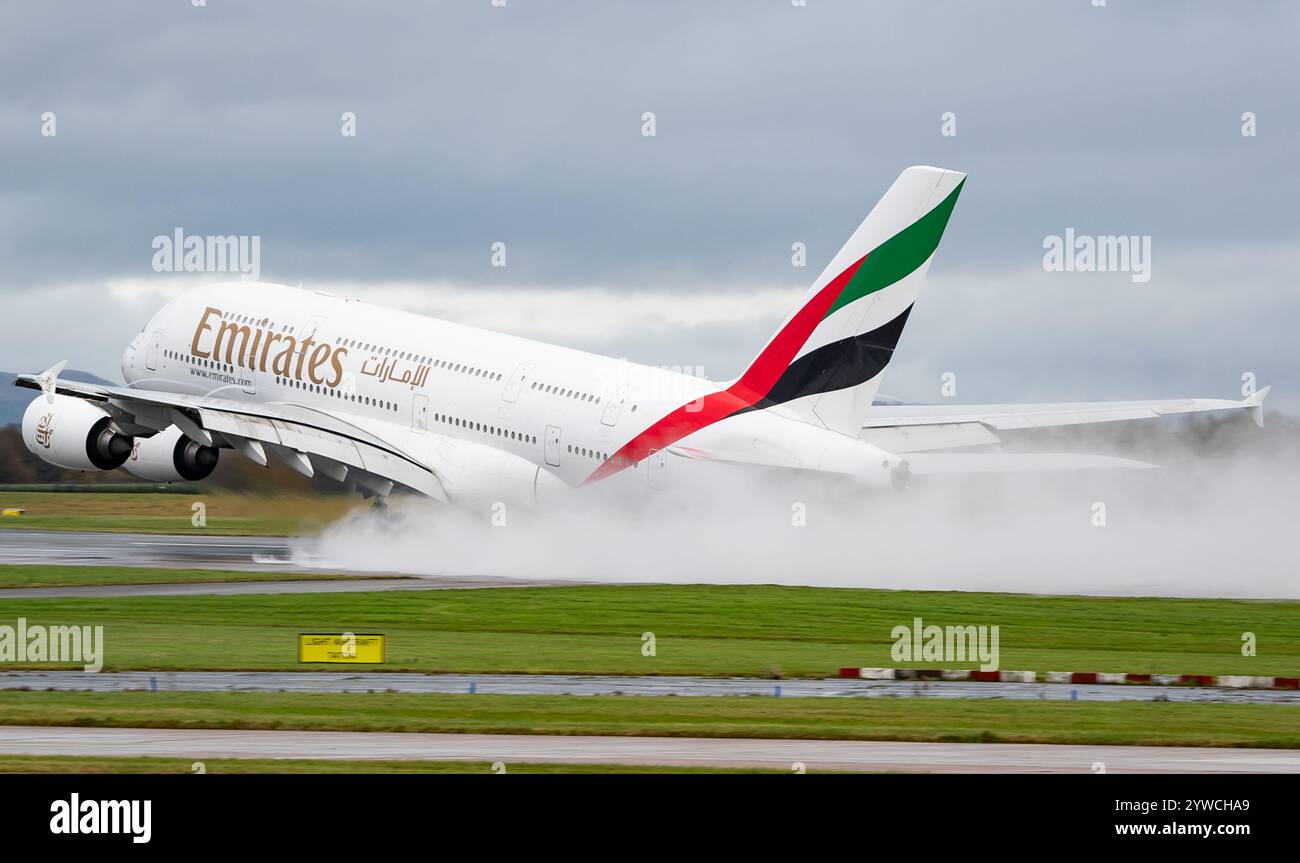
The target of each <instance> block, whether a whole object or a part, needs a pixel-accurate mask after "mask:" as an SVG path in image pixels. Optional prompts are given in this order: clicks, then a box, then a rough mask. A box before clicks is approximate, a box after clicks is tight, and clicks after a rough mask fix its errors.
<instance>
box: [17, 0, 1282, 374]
mask: <svg viewBox="0 0 1300 863" xmlns="http://www.w3.org/2000/svg"><path fill="white" fill-rule="evenodd" d="M1298 25H1300V9H1298V8H1297V7H1295V6H1294V5H1293V4H1286V3H1280V2H1278V3H1270V2H1261V3H1253V4H1228V3H1208V2H1207V3H1179V2H1172V0H1170V2H1149V3H1142V4H1136V3H1126V2H1121V0H1111V2H1110V3H1109V4H1108V5H1107V6H1106V7H1102V8H1095V7H1093V6H1091V5H1090V4H1089V3H1088V2H1084V0H1069V2H1058V3H1041V2H1032V0H1024V2H985V3H978V4H972V3H960V2H934V3H926V4H917V3H907V2H883V3H871V4H864V3H857V2H848V0H844V2H836V0H809V5H808V6H807V7H806V8H796V7H792V6H790V5H789V4H788V3H785V2H776V0H774V2H770V3H765V4H757V3H753V2H742V0H732V2H721V0H720V2H679V3H655V4H638V3H616V2H586V3H583V2H559V0H556V2H540V0H509V3H508V5H507V6H506V7H505V8H494V7H492V6H491V5H490V3H489V2H488V0H474V2H461V3H408V4H401V3H391V4H382V5H379V6H373V5H372V6H363V5H359V4H350V3H341V2H313V3H284V4H259V3H255V2H251V0H249V2H243V0H240V1H239V2H236V0H210V5H209V6H208V7H205V8H193V7H192V6H190V5H189V4H188V3H183V2H175V3H168V4H129V5H123V6H112V7H109V6H105V5H103V4H89V5H85V6H81V7H78V8H77V9H76V10H75V11H73V10H70V9H66V8H61V7H57V6H51V5H50V4H43V3H34V2H33V3H10V4H7V5H6V6H5V9H4V12H3V26H0V147H2V148H3V152H4V153H5V154H6V158H5V164H6V168H7V170H5V171H4V172H3V174H2V175H0V260H2V261H3V262H4V267H3V275H0V290H3V291H5V292H7V293H8V294H9V296H10V297H11V298H13V299H10V300H8V301H7V302H9V303H10V309H11V313H10V314H8V315H7V316H6V322H5V324H3V326H4V328H5V330H4V332H3V335H4V339H3V341H4V342H5V347H4V355H3V365H5V366H8V367H13V368H16V369H22V368H33V367H35V366H38V365H41V364H42V363H43V362H45V360H46V359H49V356H48V354H49V353H54V354H57V355H58V356H57V357H56V358H62V356H64V355H69V356H72V357H73V358H74V364H75V365H85V366H88V367H91V368H92V369H94V370H96V371H100V372H101V373H102V372H105V371H108V372H111V371H112V369H111V363H112V361H113V360H115V358H116V355H117V353H118V352H119V350H120V345H121V343H122V342H124V341H125V339H126V338H129V336H130V334H131V333H132V332H134V330H135V329H138V325H139V320H140V319H133V318H132V317H131V316H132V315H134V314H136V313H137V311H138V310H137V309H135V308H134V306H131V305H130V304H126V305H124V304H123V303H124V301H123V300H122V299H121V297H120V296H117V295H113V294H110V293H108V292H107V291H106V290H103V291H101V292H99V293H98V294H97V293H96V290H95V286H96V285H106V284H107V283H108V281H109V280H110V279H115V278H127V279H132V280H140V279H145V280H147V279H152V278H159V277H157V276H155V274H153V273H152V271H151V270H150V255H151V250H150V242H151V240H152V238H153V237H154V236H155V235H158V234H165V233H170V231H171V230H172V229H173V228H175V227H177V226H182V227H184V228H185V229H186V230H188V231H191V232H194V233H201V234H207V233H221V234H226V233H248V234H258V235H260V236H261V237H262V238H263V241H262V243H263V245H262V252H263V274H264V277H266V278H270V279H277V280H281V281H285V282H289V283H296V282H297V281H299V280H307V281H321V280H348V281H353V282H384V281H389V280H404V281H409V282H415V283H434V282H452V283H455V284H460V285H462V286H464V288H465V289H466V290H474V289H476V288H478V289H484V290H487V289H497V288H510V287H526V288H532V289H536V290H541V291H545V290H553V289H556V288H560V287H567V286H572V285H577V286H585V287H589V288H591V289H592V290H605V291H613V292H618V291H620V290H626V291H632V290H636V291H655V290H662V291H664V292H665V293H676V294H683V293H696V292H700V291H706V292H724V293H725V292H730V293H731V294H733V295H734V296H735V299H736V303H737V304H738V305H743V304H744V303H745V302H746V298H747V296H748V295H749V293H750V292H751V291H752V290H754V289H755V288H756V287H760V288H763V289H765V290H766V289H781V288H788V289H790V290H792V291H797V289H798V288H799V287H802V286H804V285H805V284H806V283H807V281H808V280H809V279H811V277H812V275H814V274H815V272H816V271H817V270H818V269H819V268H820V266H821V265H822V263H823V262H824V261H826V260H828V259H829V257H830V256H831V255H832V254H833V253H834V251H835V250H836V249H837V248H838V247H839V245H840V243H841V242H842V241H843V239H844V238H845V237H846V236H847V235H848V234H849V233H850V231H851V230H852V228H853V227H854V226H855V225H856V224H857V223H858V222H859V221H860V220H861V218H862V216H863V215H864V214H865V213H866V211H867V210H868V209H869V208H870V206H871V204H872V203H874V201H875V200H876V198H877V197H878V196H879V195H880V193H881V192H882V191H883V190H884V188H885V187H886V186H887V185H888V183H889V182H890V181H891V180H892V179H893V177H894V176H896V174H897V173H898V171H899V170H901V169H902V168H903V167H904V166H906V165H909V164H915V163H932V164H940V165H944V166H947V167H955V168H960V169H962V170H967V171H969V172H970V173H971V179H970V181H969V183H968V185H967V189H966V191H965V193H964V194H963V197H962V201H961V203H960V204H959V206H958V208H957V211H956V215H955V217H954V219H953V222H952V224H951V226H950V229H949V232H948V236H947V237H946V238H945V241H944V244H943V246H942V248H941V250H940V254H939V258H938V261H937V263H936V265H935V268H934V277H935V283H934V285H932V286H931V287H932V289H933V290H932V292H931V293H930V294H928V295H927V297H926V298H925V301H924V305H923V306H922V307H920V308H918V314H917V315H916V317H915V319H914V321H913V326H912V328H910V329H909V333H908V336H907V338H906V339H905V341H904V347H903V350H902V351H901V352H900V356H899V365H898V369H897V371H896V372H895V373H892V374H891V380H890V383H889V385H887V386H886V389H887V390H890V391H901V394H905V395H906V394H908V393H907V391H908V390H916V391H921V392H928V391H929V390H930V389H931V388H932V383H931V382H932V379H933V377H934V375H935V373H936V372H937V371H939V370H945V369H948V368H949V367H952V368H955V369H956V370H957V371H958V372H959V373H961V374H962V375H963V378H962V379H963V381H964V382H968V383H969V385H968V386H967V387H965V389H964V392H963V395H964V396H965V395H969V396H970V397H972V398H974V397H976V396H977V395H978V396H980V397H989V398H1004V399H1010V398H1016V397H1020V396H1022V395H1024V396H1036V397H1046V396H1048V395H1059V396H1061V397H1081V396H1107V395H1111V396H1118V395H1126V394H1134V395H1142V394H1152V395H1165V394H1179V393H1178V392H1176V391H1175V392H1171V391H1170V390H1171V388H1176V387H1181V388H1186V387H1191V388H1192V390H1193V391H1195V394H1201V391H1202V390H1204V389H1205V388H1206V386H1211V387H1212V388H1213V389H1214V390H1215V392H1213V393H1205V394H1211V395H1213V394H1221V392H1222V390H1223V389H1225V388H1229V387H1230V386H1231V383H1232V381H1233V380H1235V379H1236V378H1237V376H1238V375H1239V374H1240V372H1241V371H1242V370H1244V369H1254V370H1258V372H1259V374H1260V377H1261V381H1264V380H1265V379H1266V377H1271V379H1273V380H1276V381H1278V382H1282V383H1285V382H1286V381H1291V382H1293V383H1300V380H1297V377H1300V373H1298V372H1297V370H1296V368H1295V362H1294V350H1293V349H1292V348H1291V347H1290V342H1291V339H1290V335H1291V334H1292V333H1294V332H1295V331H1296V329H1297V326H1300V308H1298V307H1297V304H1296V302H1295V300H1293V299H1292V298H1293V297H1294V296H1295V295H1296V287H1297V285H1296V279H1295V269H1294V264H1293V262H1292V258H1293V256H1292V255H1289V254H1287V252H1289V251H1290V250H1293V249H1294V248H1295V245H1296V240H1297V238H1300V221H1298V220H1297V218H1296V216H1295V215H1294V213H1295V201H1296V200H1297V198H1298V197H1300V196H1298V195H1297V193H1300V178H1298V177H1297V174H1296V172H1295V170H1294V166H1293V159H1294V151H1295V142H1296V141H1297V140H1298V139H1300V135H1298V133H1300V121H1298V120H1297V118H1296V114H1295V110H1294V108H1295V99H1294V92H1293V89H1294V82H1295V80H1296V71H1297V69H1296V61H1295V57H1294V45H1295V44H1296V37H1297V35H1300V26H1298ZM43 111H54V112H56V114H57V116H58V132H59V134H58V136H57V138H54V139H46V138H42V137H41V136H40V135H39V133H38V130H39V122H40V114H41V113H42V112H43ZM344 111H354V112H356V114H357V116H358V123H359V134H358V136H357V137H356V138H355V139H347V138H343V137H342V136H340V134H339V122H340V120H339V117H340V114H341V113H342V112H344ZM643 111H654V112H655V113H656V115H657V118H658V135H657V137H655V138H653V139H646V138H643V137H641V135H640V133H639V132H640V117H641V113H642V112H643ZM945 111H952V112H955V113H956V115H957V124H958V134H957V136H956V137H955V138H945V137H942V136H941V135H940V134H939V125H940V115H941V114H942V113H943V112H945ZM1244 111H1253V112H1255V113H1256V114H1257V116H1258V122H1259V134H1258V136H1257V137H1254V138H1243V137H1242V136H1241V134H1240V132H1239V127H1240V122H1241V121H1240V116H1241V114H1242V113H1243V112H1244ZM1067 226H1074V227H1076V228H1077V229H1078V230H1080V231H1082V232H1088V233H1101V234H1106V233H1137V234H1150V235H1152V237H1153V242H1154V245H1155V260H1156V262H1155V272H1156V277H1155V279H1154V280H1153V282H1154V284H1152V285H1150V286H1148V289H1147V290H1145V291H1139V290H1137V289H1136V286H1130V285H1127V283H1125V285H1124V286H1116V285H1114V284H1113V283H1111V282H1106V280H1104V279H1089V278H1086V277H1074V278H1064V277H1061V276H1058V275H1056V274H1046V273H1043V272H1042V270H1041V267H1040V259H1041V254H1042V251H1041V243H1042V239H1043V237H1044V236H1045V235H1047V234H1055V233H1060V232H1061V231H1063V230H1064V228H1065V227H1067ZM497 240H501V241H505V242H506V243H507V244H508V246H509V253H510V266H509V267H508V268H506V269H505V270H494V269H493V268H491V267H490V266H489V265H488V248H489V245H490V244H491V243H492V242H494V241H497ZM796 240H799V241H804V242H806V243H807V244H808V248H809V267H808V269H807V270H797V269H794V268H792V267H791V266H790V264H789V249H790V244H791V243H792V242H794V241H796ZM1208 261H1213V262H1215V263H1214V266H1213V267H1211V268H1210V269H1208V270H1207V269H1203V268H1202V269H1198V267H1199V266H1200V264H1202V263H1205V262H1208ZM69 285H76V286H78V287H77V288H76V289H75V290H73V289H72V288H69V287H67V286H69ZM1099 285H1105V287H1099ZM1243 285H1248V287H1243ZM37 286H44V287H45V288H46V289H47V290H46V292H45V293H44V294H36V293H35V292H34V288H35V287H37ZM50 286H54V289H56V292H55V293H54V294H52V295H51V293H50V290H51V287H50ZM57 291H63V293H58V292H57ZM69 292H71V293H69ZM74 295H75V296H76V297H77V298H79V302H80V303H82V304H83V305H80V306H78V307H77V308H76V309H71V306H70V305H69V304H68V302H67V301H68V300H70V298H71V297H73V296H74ZM51 296H57V297H60V298H63V299H64V301H65V302H64V303H63V304H62V305H61V306H59V307H55V306H52V305H51V303H50V297H51ZM18 297H21V300H19V299H18ZM42 297H44V298H45V299H44V300H42ZM97 306H102V308H99V307H97ZM70 309H71V311H70ZM15 312H17V313H15ZM69 314H72V315H74V321H73V322H72V323H71V324H69V323H68V317H67V316H68V315H69ZM465 314H471V313H470V312H465ZM473 314H476V315H477V314H481V315H482V316H483V317H482V318H481V319H480V318H476V320H477V322H480V323H485V324H491V323H492V320H491V315H490V310H486V311H482V312H478V313H473ZM778 318H779V316H778ZM83 319H84V320H86V321H87V322H89V321H91V320H96V321H100V322H104V321H115V322H117V323H114V324H112V329H110V330H109V333H108V334H107V335H103V336H92V335H88V334H87V333H86V332H84V331H81V330H79V327H78V326H77V324H76V321H79V320H83ZM56 321H63V322H64V323H63V325H62V326H58V325H57V324H56V323H55V322H56ZM38 322H40V323H44V324H47V325H48V327H49V330H48V331H46V332H41V333H40V334H39V336H40V337H39V338H37V336H36V335H32V334H30V333H29V332H28V331H29V330H30V329H31V328H32V325H33V324H34V323H38ZM776 323H777V320H776V319H773V320H772V321H771V322H770V323H760V322H755V321H753V320H751V319H749V318H748V317H744V318H743V320H737V321H732V322H728V321H726V320H725V319H724V320H708V321H702V322H701V324H700V325H699V326H698V327H695V328H684V329H683V330H682V331H680V332H678V333H675V334H674V333H671V332H665V331H663V330H658V329H652V330H650V331H648V332H643V333H635V332H634V333H626V332H620V331H611V332H610V337H609V338H605V339H602V338H600V337H599V336H596V335H593V336H590V337H587V338H585V339H580V341H583V342H584V343H586V344H587V345H588V346H590V347H593V348H599V349H604V350H609V351H610V352H614V353H626V354H628V355H631V356H633V357H635V358H642V359H648V360H651V361H662V362H669V363H683V362H690V361H692V360H691V358H692V357H693V356H700V357H701V358H702V359H701V360H699V362H701V363H704V364H705V365H706V367H707V368H710V369H713V368H719V367H723V368H725V369H726V372H727V373H734V372H735V371H737V370H738V366H740V365H741V364H742V363H743V361H744V359H745V358H747V357H748V356H749V355H750V354H751V353H752V352H753V351H754V350H756V349H757V347H758V344H759V343H761V340H762V339H763V338H764V337H765V336H766V335H767V333H768V332H770V330H771V328H772V327H773V326H775V324H776ZM118 329H122V330H125V331H126V332H125V333H123V334H122V337H121V338H119V337H118V334H117V330H118ZM20 331H21V332H20ZM88 339H89V340H90V341H91V342H95V341H96V340H98V341H102V342H103V345H102V347H93V348H92V346H91V345H90V344H87V340H88ZM87 349H93V351H94V355H95V357H98V358H100V359H98V360H97V362H98V366H96V364H95V363H94V362H81V361H80V360H78V359H77V357H78V353H79V352H81V351H84V350H87ZM38 350H39V351H40V352H43V353H39V355H38ZM50 361H51V362H52V361H53V360H52V359H51V360H50ZM106 365H107V366H109V367H108V368H105V366H106ZM1187 394H1193V392H1191V391H1189V392H1187ZM1228 394H1230V393H1228Z"/></svg>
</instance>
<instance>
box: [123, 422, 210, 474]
mask: <svg viewBox="0 0 1300 863" xmlns="http://www.w3.org/2000/svg"><path fill="white" fill-rule="evenodd" d="M219 452H220V451H219V450H218V449H217V448H216V447H212V446H205V445H204V444H201V443H199V442H198V441H196V440H194V439H192V438H188V437H186V436H185V434H184V433H183V432H182V431H181V430H180V429H178V428H177V427H176V426H168V427H167V429H166V430H165V431H160V432H158V434H156V435H154V436H153V437H147V438H139V439H137V441H136V445H135V450H134V452H132V453H131V456H130V458H128V459H127V460H126V463H125V464H123V465H122V467H123V468H125V469H126V471H127V472H128V473H131V474H134V475H135V476H138V477H140V478H141V479H147V480H150V481H152V482H176V481H178V480H186V481H188V482H198V481H199V480H201V479H206V478H207V477H208V476H209V475H210V474H211V473H212V471H213V470H214V469H215V468H216V466H217V456H218V454H219Z"/></svg>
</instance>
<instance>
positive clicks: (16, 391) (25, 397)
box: [0, 369, 120, 426]
mask: <svg viewBox="0 0 1300 863" xmlns="http://www.w3.org/2000/svg"><path fill="white" fill-rule="evenodd" d="M36 371H38V372H39V371H40V369H37V370H36ZM24 374H26V372H25V373H24ZM16 377H17V374H15V373H14V372H0V426H7V425H16V424H18V423H20V422H22V421H23V411H25V410H27V406H28V405H29V404H31V402H32V399H34V398H35V397H36V390H29V389H27V388H26V387H16V386H14V379H15V378H16ZM59 377H63V378H67V379H68V380H70V381H84V382H85V383H89V384H112V383H113V382H112V381H106V380H104V379H103V378H97V377H95V376H94V375H92V374H91V373H90V372H79V371H75V370H72V369H68V370H65V371H64V372H63V373H62V374H60V375H59ZM118 386H120V384H119V385H118Z"/></svg>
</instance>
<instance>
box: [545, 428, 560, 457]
mask: <svg viewBox="0 0 1300 863" xmlns="http://www.w3.org/2000/svg"><path fill="white" fill-rule="evenodd" d="M545 452H546V463H547V464H549V465H550V466H551V467H559V466H560V427H559V426H547V427H546V448H545Z"/></svg>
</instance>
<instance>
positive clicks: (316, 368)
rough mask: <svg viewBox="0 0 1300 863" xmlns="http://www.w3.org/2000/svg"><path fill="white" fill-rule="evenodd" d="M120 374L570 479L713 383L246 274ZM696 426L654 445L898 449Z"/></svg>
mask: <svg viewBox="0 0 1300 863" xmlns="http://www.w3.org/2000/svg"><path fill="white" fill-rule="evenodd" d="M122 371H123V374H124V376H125V378H126V381H127V383H128V384H130V385H131V386H133V387H136V388H142V389H151V390H165V391H170V392H180V393H189V394H196V395H208V396H214V397H223V398H228V399H239V400H246V401H253V402H263V403H270V404H294V405H299V406H304V407H308V408H311V409H314V410H319V411H322V412H326V413H328V414H330V415H332V416H334V417H336V418H338V419H340V420H343V421H345V422H348V423H351V424H352V425H355V426H357V427H359V428H361V429H364V430H365V431H367V432H370V433H371V434H373V435H376V436H378V437H380V438H382V439H384V440H385V441H388V442H390V443H392V444H393V445H394V446H396V447H398V448H399V449H401V450H402V451H404V452H406V453H408V454H410V455H411V456H413V457H416V458H423V459H425V460H426V463H431V461H432V460H433V454H432V451H431V450H432V448H433V447H435V446H436V445H437V444H436V442H437V441H438V440H439V439H452V440H456V441H463V442H466V443H471V444H478V445H483V446H486V447H490V448H492V449H494V450H497V451H500V452H504V453H508V454H510V455H513V456H515V457H517V458H519V459H521V460H523V461H524V462H527V463H529V464H530V465H536V466H539V467H541V468H542V469H543V470H545V471H547V472H549V473H550V474H552V475H553V476H555V477H556V478H558V479H560V480H562V481H563V482H564V483H565V484H566V485H569V486H577V485H580V484H582V483H583V482H585V481H587V480H589V479H591V478H592V475H593V473H595V472H596V471H597V469H598V468H600V467H601V465H602V463H603V462H604V461H606V460H609V459H614V458H615V457H616V456H617V454H618V453H619V452H620V450H622V449H623V447H624V446H625V445H627V444H629V442H630V441H633V439H634V438H637V436H638V435H640V434H642V433H643V432H645V431H646V430H647V429H648V428H650V427H651V426H653V425H654V424H655V423H657V422H661V421H662V420H663V418H665V417H666V416H668V415H670V414H672V413H673V412H675V411H676V412H678V416H681V415H682V414H683V406H686V407H685V408H684V414H685V416H687V417H690V415H691V412H692V408H694V409H695V410H698V411H704V410H706V405H705V399H706V397H708V396H710V395H711V394H712V395H716V394H717V393H719V391H720V389H721V387H720V386H719V385H718V384H715V383H713V382H710V381H708V380H705V379H702V378H698V377H694V376H691V375H687V374H682V373H679V372H675V371H672V370H668V369H662V368H655V367H651V366H645V365H640V364H636V363H631V362H628V361H626V360H618V359H614V358H610V357H604V356H600V355H597V354H591V353H586V352H584V351H578V350H572V349H569V348H564V347H558V346H555V345H549V344H544V343H541V342H536V341H531V340H529V339H523V338H518V337H515V336H510V335H505V334H501V333H495V332H491V331H487V330H481V329H476V328H473V327H467V326H462V325H459V324H453V323H449V322H446V321H440V320H437V319H433V318H427V317H423V316H420V315H415V314H410V313H407V312H401V311H395V310H391V309H386V308H382V307H378V306H373V305H368V304H366V303H362V302H359V301H357V300H352V299H346V298H342V297H337V296H333V295H330V294H325V293H320V292H313V291H308V290H302V289H297V288H290V287H285V286H281V285H271V284H264V283H254V282H237V283H230V284H224V285H216V286H212V287H206V288H201V289H195V290H191V291H189V292H186V293H185V294H183V295H181V296H179V297H177V298H176V299H174V300H172V301H171V302H169V303H168V304H167V305H166V306H165V307H163V308H162V309H161V310H160V311H159V312H158V313H157V314H156V315H155V316H154V317H153V319H152V320H151V321H150V322H149V324H148V325H147V326H146V327H145V329H144V330H143V331H142V332H141V333H140V335H139V336H138V337H137V338H136V339H135V340H134V341H133V342H132V344H131V346H130V347H128V348H127V350H126V353H125V354H124V356H123V361H122ZM697 425H698V426H699V427H698V428H696V429H695V430H693V431H691V432H690V433H689V434H687V435H685V436H681V437H679V438H678V439H677V440H675V441H674V442H673V443H672V445H671V446H670V447H665V449H666V450H668V451H669V452H675V453H677V454H682V455H691V456H696V457H703V458H710V457H713V458H719V457H721V458H722V459H723V460H728V461H744V462H748V463H757V464H766V465H772V466H776V467H792V468H802V469H805V470H807V469H812V470H826V471H833V472H835V473H843V474H852V475H856V476H860V477H866V476H870V477H871V478H872V479H876V478H881V479H883V478H885V474H886V471H883V470H881V469H882V468H888V467H890V466H891V465H892V464H893V463H896V461H897V460H896V459H895V458H894V457H892V456H890V455H889V454H888V453H885V452H883V451H882V450H879V449H878V448H876V447H873V446H870V445H869V444H866V443H865V442H863V441H859V440H856V439H853V438H849V437H847V436H845V435H841V434H837V433H834V432H830V431H827V430H826V429H824V428H818V427H816V426H813V425H810V424H808V423H806V422H801V421H798V420H796V419H793V418H790V417H788V416H785V415H782V414H781V413H779V412H777V411H774V410H753V411H747V412H744V413H741V414H738V415H735V416H730V417H727V418H719V419H716V420H714V419H713V418H706V419H702V420H701V421H700V422H698V423H697ZM715 453H725V455H724V456H718V455H716V454H715ZM656 459H657V460H658V461H657V462H656ZM669 460H670V459H669V458H668V455H667V452H659V453H654V454H651V455H649V456H643V457H638V458H635V459H631V460H629V463H628V464H627V465H626V466H625V467H626V468H627V469H624V470H619V471H608V470H607V471H606V472H605V473H606V474H609V475H613V474H615V473H621V474H627V475H629V476H635V475H639V474H643V473H650V471H648V470H644V469H642V470H637V467H638V466H640V465H641V463H642V462H645V461H650V462H651V463H652V464H651V466H652V467H653V466H654V465H655V464H656V463H657V464H658V467H659V468H660V469H663V468H664V467H665V465H666V463H667V462H668V461H669ZM677 461H680V460H677ZM621 467H623V466H621ZM641 482H642V483H646V482H647V481H646V480H644V479H643V480H641ZM649 484H651V485H653V484H654V479H653V477H651V478H650V481H649Z"/></svg>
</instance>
